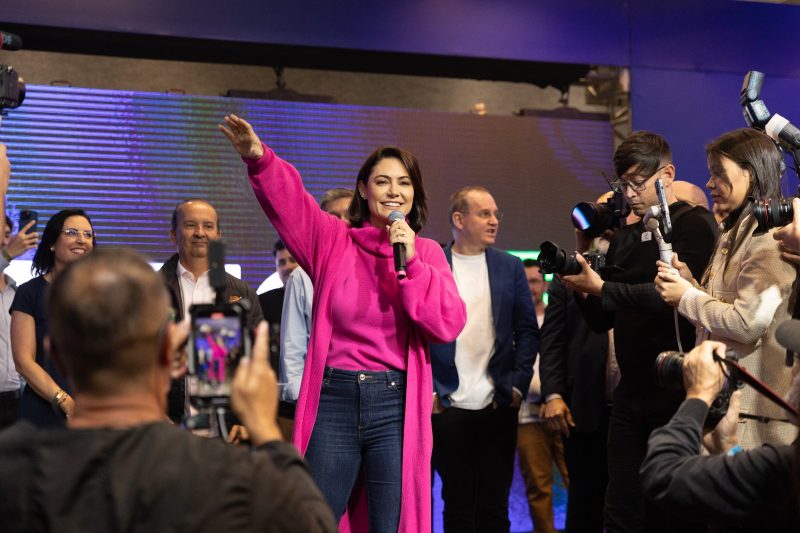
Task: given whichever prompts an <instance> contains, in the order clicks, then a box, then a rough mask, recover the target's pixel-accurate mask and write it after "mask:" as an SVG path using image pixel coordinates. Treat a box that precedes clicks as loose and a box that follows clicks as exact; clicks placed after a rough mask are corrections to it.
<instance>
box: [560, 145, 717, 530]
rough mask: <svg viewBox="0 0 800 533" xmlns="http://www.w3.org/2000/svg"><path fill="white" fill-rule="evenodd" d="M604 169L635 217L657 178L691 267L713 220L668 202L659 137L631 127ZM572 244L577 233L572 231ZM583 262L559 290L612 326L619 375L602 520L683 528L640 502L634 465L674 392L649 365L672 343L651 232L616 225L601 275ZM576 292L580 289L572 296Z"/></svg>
mask: <svg viewBox="0 0 800 533" xmlns="http://www.w3.org/2000/svg"><path fill="white" fill-rule="evenodd" d="M614 170H615V172H616V175H617V177H618V179H617V180H616V182H615V186H616V187H618V188H619V189H621V190H622V191H623V193H624V195H625V200H626V202H627V203H628V205H629V206H630V207H631V210H632V211H633V212H634V214H636V215H637V216H639V217H643V216H644V215H645V214H646V213H647V211H648V209H649V208H650V207H651V206H655V205H658V204H659V199H658V196H657V194H656V185H655V182H656V180H658V179H661V180H662V183H663V186H664V192H665V196H666V200H667V202H668V203H669V209H670V213H671V215H672V222H673V231H672V235H671V243H672V246H673V248H674V250H675V251H676V252H677V253H679V254H680V256H681V258H682V259H683V260H684V261H685V262H686V263H687V265H688V266H689V268H690V270H691V271H692V272H694V273H696V274H698V275H699V274H700V273H701V272H702V271H703V269H704V268H705V265H706V264H707V262H708V259H709V257H710V255H711V251H712V249H713V246H714V241H715V239H716V223H715V222H714V219H713V217H712V216H711V214H710V213H709V212H708V211H707V210H706V209H704V208H702V207H693V206H691V205H689V204H687V203H685V202H679V201H677V199H676V197H675V194H674V192H673V190H672V182H673V180H674V179H675V166H674V165H673V163H672V153H671V151H670V148H669V145H668V144H667V142H666V140H665V139H664V138H663V137H661V136H659V135H656V134H653V133H649V132H635V133H633V134H631V135H630V136H629V137H628V138H627V139H626V140H625V142H623V143H622V144H621V145H620V146H619V148H617V150H616V152H615V153H614ZM578 241H579V250H578V251H579V252H583V251H584V250H585V248H583V249H582V248H581V245H582V244H585V243H587V239H585V238H583V236H582V235H579V239H578ZM576 259H577V260H578V262H579V263H580V264H581V265H582V268H583V270H582V271H581V273H580V274H578V275H575V276H563V278H562V279H563V280H564V281H565V282H566V284H567V287H568V288H573V289H575V290H576V291H578V294H579V296H578V298H576V300H577V301H578V303H579V305H580V306H581V310H582V312H583V314H584V317H585V318H586V320H587V321H588V322H589V324H590V327H591V328H592V329H593V330H594V331H597V332H603V331H608V330H609V329H610V328H612V327H613V328H614V348H615V353H616V357H617V362H618V364H619V370H620V374H621V380H620V383H619V386H618V387H617V388H616V390H615V391H614V397H613V403H614V407H613V410H612V412H611V420H610V423H609V436H608V470H609V471H608V474H609V483H608V490H607V493H606V508H605V525H606V529H607V531H609V532H617V531H647V532H648V533H649V532H653V531H675V530H681V531H686V530H687V529H686V528H685V527H684V525H683V524H680V525H679V524H677V523H676V518H678V519H680V518H681V517H670V516H665V515H663V514H661V513H659V512H658V510H657V509H654V508H652V506H647V505H646V504H645V501H644V498H643V495H642V491H641V484H640V480H639V466H640V465H641V461H642V460H643V459H644V455H645V451H646V449H647V438H648V437H649V435H650V433H651V432H652V431H653V430H654V429H655V428H657V427H660V426H662V425H663V424H665V423H666V422H667V421H668V420H669V418H670V417H671V416H672V414H673V413H674V412H675V410H676V409H677V408H678V405H679V404H680V401H681V398H680V396H678V395H677V394H676V393H675V392H673V391H669V390H665V389H660V388H659V387H657V385H656V383H655V375H654V372H653V365H654V362H655V360H656V357H657V356H658V354H659V353H660V352H662V351H665V350H674V349H676V348H677V346H678V344H677V339H676V331H675V319H674V315H673V311H672V309H671V308H670V307H669V306H668V305H667V304H665V303H664V301H663V300H661V298H660V297H659V295H658V293H657V292H656V289H655V286H654V283H653V279H654V278H655V274H656V272H657V267H656V262H657V261H658V259H659V249H658V245H657V243H656V239H655V238H654V236H653V233H652V232H651V231H649V230H647V229H646V228H645V226H644V224H643V223H642V222H641V221H640V222H637V223H635V224H630V225H627V226H625V227H623V228H620V229H619V230H618V231H617V232H616V234H615V235H614V237H613V238H612V242H611V245H610V247H609V250H608V255H607V258H606V265H607V266H608V267H607V268H608V270H607V271H606V272H607V273H606V275H605V279H603V278H601V277H600V275H599V274H598V273H597V272H594V271H593V270H592V269H591V268H589V266H588V264H587V263H586V261H585V260H584V258H583V257H581V256H580V255H578V256H577V257H576ZM581 293H582V294H581ZM680 338H681V342H682V344H683V346H686V347H689V346H692V345H693V341H694V330H693V328H692V326H691V324H689V323H688V322H687V321H686V320H683V319H682V320H681V321H680Z"/></svg>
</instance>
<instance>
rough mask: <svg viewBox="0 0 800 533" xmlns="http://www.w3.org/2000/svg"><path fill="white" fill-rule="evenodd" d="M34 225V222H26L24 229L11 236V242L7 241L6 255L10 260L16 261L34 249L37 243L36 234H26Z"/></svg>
mask: <svg viewBox="0 0 800 533" xmlns="http://www.w3.org/2000/svg"><path fill="white" fill-rule="evenodd" d="M34 224H36V221H35V220H31V221H30V222H28V223H27V224H26V225H25V227H24V228H22V229H20V230H19V233H17V234H16V235H13V236H12V237H11V240H9V241H8V245H7V246H6V253H7V254H8V255H9V257H11V259H16V258H17V257H19V256H21V255H22V254H24V253H25V252H27V251H28V250H30V249H31V248H36V245H37V244H38V242H39V234H38V233H28V230H29V229H30V228H31V226H33V225H34Z"/></svg>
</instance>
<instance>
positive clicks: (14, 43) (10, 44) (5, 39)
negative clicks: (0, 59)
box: [0, 31, 22, 51]
mask: <svg viewBox="0 0 800 533" xmlns="http://www.w3.org/2000/svg"><path fill="white" fill-rule="evenodd" d="M20 48H22V39H21V38H20V36H19V35H14V34H13V33H8V32H7V31H0V49H2V50H9V51H12V50H19V49H20Z"/></svg>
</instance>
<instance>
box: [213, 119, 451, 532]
mask: <svg viewBox="0 0 800 533" xmlns="http://www.w3.org/2000/svg"><path fill="white" fill-rule="evenodd" d="M220 129H221V130H222V132H223V133H224V134H225V136H226V137H227V138H228V140H229V141H230V142H231V144H232V145H233V147H234V148H235V149H236V151H237V152H238V153H239V155H241V156H242V159H243V160H244V161H245V163H246V164H247V170H248V174H249V177H250V184H251V185H252V187H253V190H254V191H255V194H256V198H257V199H258V201H259V203H260V204H261V207H262V208H263V209H264V212H265V213H266V215H267V217H268V218H269V220H270V222H272V224H273V225H274V226H275V229H276V230H277V231H278V233H279V234H280V235H281V238H282V239H283V240H284V242H285V243H286V246H287V248H288V249H290V250H291V251H292V255H294V257H295V258H296V259H297V262H298V263H300V266H302V267H303V270H304V271H305V272H306V273H307V274H308V275H309V277H310V278H311V280H312V281H313V283H314V308H313V320H312V331H311V338H310V341H309V346H308V352H307V355H306V364H305V370H304V372H303V381H302V385H301V387H300V396H299V398H298V401H297V415H296V419H295V427H294V436H293V440H294V443H295V445H296V446H297V447H298V449H299V450H300V451H301V452H302V453H303V454H304V455H305V457H306V460H307V461H308V462H309V464H310V466H311V471H312V472H313V474H314V480H315V481H316V483H317V485H318V486H319V488H320V490H321V491H322V493H323V494H324V495H325V498H326V500H327V501H328V503H329V505H330V507H331V508H332V510H333V512H334V515H335V516H336V517H337V519H338V518H340V517H342V516H343V514H344V513H345V509H346V508H348V503H351V504H352V503H354V502H358V503H364V500H362V499H361V498H360V497H361V496H362V495H363V496H365V497H366V503H367V510H368V515H367V514H364V515H359V514H358V512H354V513H352V514H351V513H348V515H347V517H346V518H345V519H343V521H342V526H343V527H348V526H349V528H350V529H351V530H357V531H367V530H369V531H371V532H373V533H382V532H392V533H396V532H397V531H401V532H414V533H417V532H425V531H430V527H431V508H430V504H431V485H430V483H431V471H430V465H431V448H432V445H433V438H432V433H431V404H432V400H433V383H432V375H431V360H430V354H429V351H428V345H429V343H431V342H450V341H452V340H454V339H455V338H456V337H457V336H458V334H459V333H460V332H461V329H462V328H463V327H464V323H465V322H466V310H465V308H464V302H463V301H462V300H461V298H460V297H459V295H458V289H457V288H456V284H455V280H454V279H453V275H452V273H451V272H450V267H449V265H448V263H447V260H446V259H445V256H444V252H443V251H442V249H441V247H440V246H439V245H438V244H437V243H436V242H435V241H432V240H430V239H423V238H420V237H419V236H418V235H417V234H418V233H419V231H420V230H421V228H422V226H423V224H424V223H425V219H426V215H427V210H426V207H425V189H424V188H423V186H422V175H421V173H420V170H419V165H418V164H417V160H416V158H415V157H414V156H413V154H411V153H410V152H407V151H406V150H403V149H401V148H396V147H383V148H379V149H378V150H376V151H375V152H374V153H373V154H372V155H370V156H369V157H368V158H367V160H366V161H365V162H364V164H363V165H362V166H361V170H360V171H359V172H358V177H357V178H356V186H355V196H354V197H353V200H352V201H351V203H350V207H349V211H348V213H349V219H350V223H351V224H352V227H351V226H348V224H346V223H345V222H344V221H342V220H340V219H339V218H337V217H333V216H331V215H329V214H327V213H325V212H323V211H322V210H321V209H320V208H319V206H318V205H317V202H316V201H315V200H314V198H312V197H311V195H310V194H308V193H307V192H306V191H305V189H304V188H303V183H302V181H301V179H300V175H299V174H298V172H297V170H296V169H295V168H294V167H293V166H292V165H290V164H289V163H287V162H285V161H283V160H282V159H280V158H279V157H278V156H277V155H275V153H274V152H273V151H272V150H270V149H269V148H267V147H266V146H265V145H264V144H262V143H261V141H260V140H259V138H258V136H257V135H256V134H255V132H254V131H253V128H252V127H251V126H250V124H248V123H247V122H246V121H244V120H242V119H241V118H239V117H236V116H234V115H229V116H227V117H225V125H224V126H220ZM394 211H399V212H400V213H401V216H399V217H398V219H397V220H394V221H390V220H389V215H390V213H392V212H394ZM393 243H394V244H402V245H403V246H402V248H403V250H404V251H405V254H406V260H407V269H406V275H405V276H403V278H402V279H400V276H399V275H398V273H397V272H396V271H395V267H394V264H393V259H392V257H393V251H392V248H393ZM360 472H361V473H363V476H362V477H361V479H362V480H363V484H361V483H358V479H359V473H360ZM359 487H360V488H359ZM351 493H353V494H352V495H353V496H354V498H351ZM355 507H356V508H361V509H363V507H360V506H359V505H355ZM350 509H351V510H352V509H353V507H350ZM351 517H358V518H359V520H357V521H355V522H351V521H348V519H349V518H351ZM361 520H363V522H362V521H361ZM366 522H368V524H367V523H366Z"/></svg>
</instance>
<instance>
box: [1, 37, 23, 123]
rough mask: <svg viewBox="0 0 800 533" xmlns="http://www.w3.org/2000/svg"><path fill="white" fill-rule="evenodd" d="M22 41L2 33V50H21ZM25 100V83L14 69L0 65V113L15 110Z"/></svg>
mask: <svg viewBox="0 0 800 533" xmlns="http://www.w3.org/2000/svg"><path fill="white" fill-rule="evenodd" d="M20 48H22V39H20V38H19V36H18V35H14V34H13V33H8V32H4V31H0V50H9V51H11V50H19V49H20ZM23 100H25V82H24V81H23V80H22V78H20V77H19V73H18V72H17V71H16V70H14V67H12V66H9V65H0V112H2V111H3V110H5V109H15V108H17V107H19V106H20V105H21V104H22V101H23Z"/></svg>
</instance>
